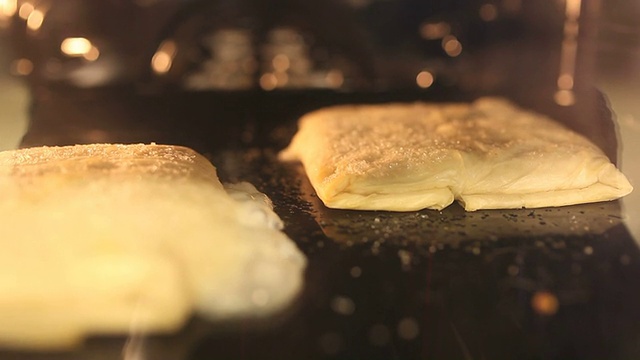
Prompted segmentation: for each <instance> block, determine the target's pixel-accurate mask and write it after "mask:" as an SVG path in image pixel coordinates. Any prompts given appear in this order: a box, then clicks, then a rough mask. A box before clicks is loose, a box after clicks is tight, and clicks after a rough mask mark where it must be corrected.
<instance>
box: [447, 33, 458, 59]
mask: <svg viewBox="0 0 640 360" xmlns="http://www.w3.org/2000/svg"><path fill="white" fill-rule="evenodd" d="M442 49H444V52H446V53H447V55H449V56H451V57H456V56H458V55H460V53H462V44H461V43H460V41H458V39H456V37H455V36H452V35H449V36H446V37H445V38H444V39H442Z"/></svg>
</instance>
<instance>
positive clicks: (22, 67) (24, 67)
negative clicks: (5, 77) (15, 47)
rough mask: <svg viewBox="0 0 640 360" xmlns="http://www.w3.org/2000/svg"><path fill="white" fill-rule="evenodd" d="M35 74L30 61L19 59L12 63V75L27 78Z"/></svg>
mask: <svg viewBox="0 0 640 360" xmlns="http://www.w3.org/2000/svg"><path fill="white" fill-rule="evenodd" d="M31 72H33V62H31V60H29V59H25V58H22V59H18V60H14V61H13V62H12V63H11V73H12V74H14V75H20V76H27V75H29V74H31Z"/></svg>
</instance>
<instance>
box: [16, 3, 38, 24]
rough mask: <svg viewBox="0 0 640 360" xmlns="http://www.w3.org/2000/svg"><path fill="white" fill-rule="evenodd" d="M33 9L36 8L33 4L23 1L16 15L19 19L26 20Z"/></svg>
mask: <svg viewBox="0 0 640 360" xmlns="http://www.w3.org/2000/svg"><path fill="white" fill-rule="evenodd" d="M35 9H36V8H35V6H33V4H32V3H30V2H25V3H24V4H22V5H20V9H19V10H18V16H20V18H21V19H24V20H27V19H28V18H29V15H31V13H32V12H33V10H35Z"/></svg>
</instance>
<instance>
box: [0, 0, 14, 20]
mask: <svg viewBox="0 0 640 360" xmlns="http://www.w3.org/2000/svg"><path fill="white" fill-rule="evenodd" d="M16 11H18V0H0V17H2V16H6V17H11V16H13V15H14V14H15V13H16Z"/></svg>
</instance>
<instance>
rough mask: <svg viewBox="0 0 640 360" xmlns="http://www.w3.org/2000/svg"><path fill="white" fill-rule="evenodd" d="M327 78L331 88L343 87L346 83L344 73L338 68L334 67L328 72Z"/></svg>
mask: <svg viewBox="0 0 640 360" xmlns="http://www.w3.org/2000/svg"><path fill="white" fill-rule="evenodd" d="M326 80H327V85H328V86H329V87H330V88H334V89H337V88H339V87H341V86H342V84H343V83H344V75H343V74H342V71H340V70H338V69H333V70H330V71H329V72H328V73H327V77H326Z"/></svg>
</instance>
